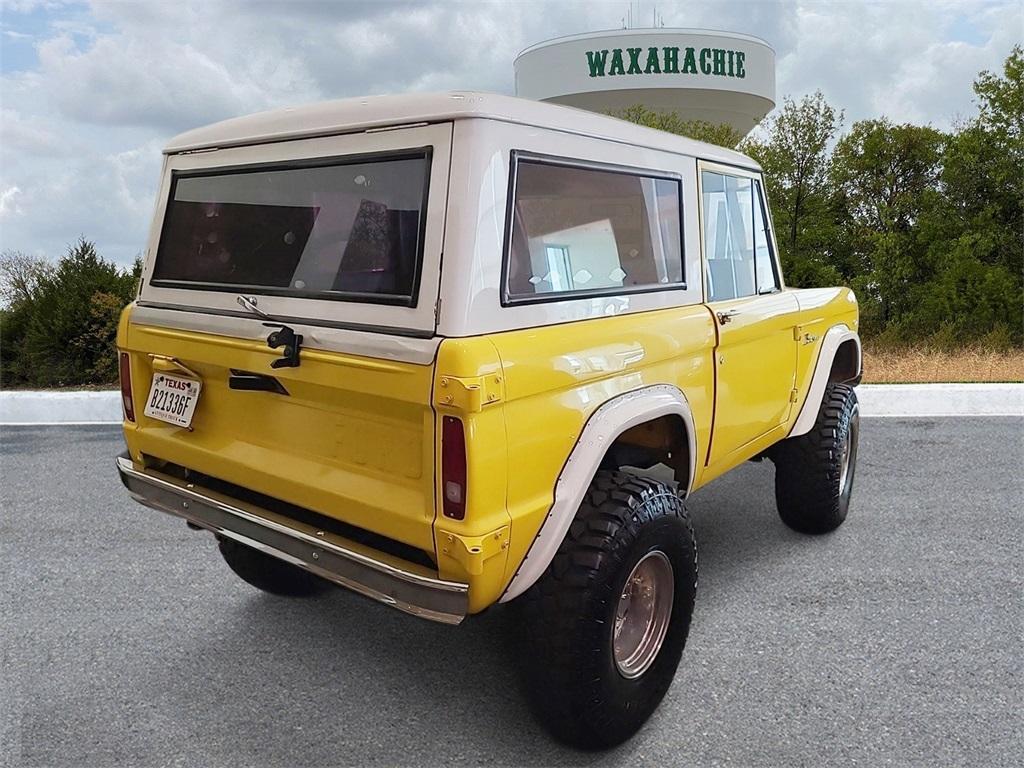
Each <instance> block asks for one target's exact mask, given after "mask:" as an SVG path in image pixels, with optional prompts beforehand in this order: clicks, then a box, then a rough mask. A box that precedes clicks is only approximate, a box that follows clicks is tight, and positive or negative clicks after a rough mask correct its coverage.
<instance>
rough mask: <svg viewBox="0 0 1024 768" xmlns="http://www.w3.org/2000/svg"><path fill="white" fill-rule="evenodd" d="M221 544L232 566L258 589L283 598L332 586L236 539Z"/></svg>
mask: <svg viewBox="0 0 1024 768" xmlns="http://www.w3.org/2000/svg"><path fill="white" fill-rule="evenodd" d="M219 547H220V553H221V555H223V556H224V560H225V562H227V564H228V567H229V568H231V570H232V571H234V572H235V573H236V574H237V575H238V576H240V577H241V579H242V580H243V581H245V582H247V583H249V584H251V585H252V586H254V587H256V589H262V590H263V591H264V592H269V593H270V594H272V595H280V596H282V597H308V596H310V595H315V594H318V593H320V592H324V591H326V590H327V589H330V586H331V585H330V583H329V582H327V581H325V580H323V579H321V578H320V577H319V576H314V575H313V574H312V573H310V572H309V571H304V570H303V569H302V568H299V567H298V566H297V565H292V564H291V563H286V562H284V560H278V559H277V558H276V557H271V556H270V555H268V554H266V553H264V552H260V551H259V550H257V549H253V548H252V547H247V546H245V545H244V544H240V543H239V542H237V541H235V540H234V539H228V538H222V539H220V541H219Z"/></svg>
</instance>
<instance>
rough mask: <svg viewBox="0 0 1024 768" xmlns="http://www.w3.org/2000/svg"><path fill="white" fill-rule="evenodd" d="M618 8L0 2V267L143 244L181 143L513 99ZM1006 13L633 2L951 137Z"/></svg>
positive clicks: (1014, 38) (937, 7)
mask: <svg viewBox="0 0 1024 768" xmlns="http://www.w3.org/2000/svg"><path fill="white" fill-rule="evenodd" d="M628 8H629V3H628V2H625V1H623V2H602V1H601V0H589V1H588V2H573V1H572V0H562V1H561V2H540V1H536V2H535V1H533V0H519V1H517V0H506V1H505V2H480V1H478V2H403V1H401V0H394V1H389V0H377V1H376V2H372V1H371V2H363V1H360V0H351V1H349V0H333V1H330V0H291V1H290V2H289V1H285V0H282V1H279V2H271V1H270V0H249V1H248V2H243V1H241V0H199V1H198V2H193V1H192V0H163V1H161V0H155V1H152V2H145V1H142V0H135V1H134V2H115V1H112V0H92V2H80V1H75V2H62V1H59V0H0V250H19V251H23V252H25V253H31V254H39V255H43V256H46V257H49V258H57V257H59V256H60V255H61V254H62V253H63V252H64V250H65V249H66V248H67V246H68V244H69V243H71V242H73V241H75V240H77V239H78V237H79V236H84V237H86V238H88V239H90V240H93V241H94V242H95V243H96V244H97V247H98V249H99V251H100V253H101V254H102V255H104V256H106V257H107V258H109V259H112V260H114V261H116V262H118V263H120V264H128V263H130V262H131V260H132V259H133V258H134V257H135V256H136V255H138V254H140V253H141V252H142V250H143V248H144V247H145V246H144V244H145V239H146V234H147V231H148V228H149V226H150V223H151V219H152V215H153V205H154V199H155V194H156V189H157V183H158V180H159V179H158V177H159V173H160V151H161V148H162V147H163V146H164V145H165V144H166V143H167V141H168V139H170V138H171V137H172V136H174V135H175V134H177V133H180V132H181V131H184V130H187V129H189V128H193V127H196V126H200V125H203V124H206V123H211V122H215V121H217V120H222V119H225V118H228V117H234V116H238V115H242V114H247V113H251V112H258V111H262V110H266V109H272V108H275V107H282V106H287V105H293V104H302V103H307V102H311V101H320V100H324V99H332V98H342V97H346V96H362V95H367V94H377V93H400V92H403V91H440V90H449V89H474V90H488V91H497V92H501V93H511V92H512V89H513V78H512V75H513V72H512V61H513V59H514V58H515V56H516V54H517V53H518V52H519V51H520V50H522V49H523V48H525V47H527V46H529V45H531V44H533V43H536V42H539V41H541V40H546V39H550V38H552V37H557V36H560V35H567V34H575V33H579V32H586V31H592V30H599V29H615V28H621V27H622V25H623V19H624V18H625V16H626V13H627V9H628ZM1022 9H1024V4H1022V2H1021V0H1008V1H1006V2H1002V1H999V0H993V1H992V2H974V1H972V0H961V1H960V2H953V1H951V0H928V1H926V2H917V0H906V1H902V0H897V1H894V2H863V1H861V0H850V1H849V2H787V3H776V2H768V1H763V2H728V1H727V0H714V2H704V1H702V0H687V2H685V3H670V2H659V3H649V2H642V3H638V2H634V3H633V16H634V19H640V20H641V22H643V23H642V24H637V23H634V26H642V25H644V24H647V25H649V22H646V20H647V19H649V18H651V17H652V15H653V12H654V11H655V10H656V12H657V14H658V15H659V16H660V17H661V18H662V19H663V21H664V25H665V26H666V27H693V28H705V29H724V30H729V31H734V32H746V33H748V34H752V35H756V36H758V37H761V38H764V39H765V40H767V41H768V42H769V43H770V44H771V45H772V46H773V47H774V48H775V50H776V53H777V57H778V58H777V101H778V102H780V103H781V101H782V97H783V96H785V95H790V96H793V97H796V98H799V97H800V96H802V95H804V94H807V93H812V92H814V91H815V90H821V91H822V93H824V95H825V97H826V98H827V99H828V101H829V102H830V103H831V104H833V105H834V106H836V107H838V108H841V109H843V110H844V111H845V115H846V124H847V125H849V124H851V123H852V122H853V121H854V120H859V119H865V118H872V117H878V116H880V115H886V116H888V117H889V118H891V119H892V120H894V121H897V122H914V123H918V124H924V123H928V124H931V125H933V126H935V127H937V128H940V129H948V128H949V127H951V126H952V125H953V124H954V123H955V122H956V121H957V120H958V119H963V118H967V117H970V116H971V115H972V114H974V111H975V106H974V103H973V92H972V90H971V84H972V82H973V81H974V79H975V77H976V76H977V74H978V72H980V71H981V70H982V69H989V70H994V71H999V70H1001V67H1002V62H1003V60H1004V59H1005V58H1006V56H1007V55H1008V54H1009V52H1010V49H1011V47H1012V46H1013V45H1014V43H1016V42H1020V41H1021V40H1022V39H1024V10H1022Z"/></svg>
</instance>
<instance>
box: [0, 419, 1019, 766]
mask: <svg viewBox="0 0 1024 768" xmlns="http://www.w3.org/2000/svg"><path fill="white" fill-rule="evenodd" d="M0 429H2V432H0V563H2V570H0V575H2V580H3V587H2V592H0V652H2V655H0V662H2V663H0V765H4V766H75V767H76V768H80V767H83V766H100V765H124V766H165V765H167V766H179V765H180V766H191V765H196V766H236V765H237V766H241V765H267V766H293V765H294V766H297V765H320V766H328V765H359V766H368V765H381V766H384V765H388V766H394V765H402V766H404V765H409V766H413V765H427V766H434V765H437V766H441V765H444V766H454V765H570V766H571V765H595V766H618V765H647V766H688V765H692V766H705V765H734V766H825V765H864V766H888V765H893V766H912V765H914V766H916V765H919V766H937V765H944V766H953V765H955V766H968V765H972V766H973V765H976V766H1002V765H1006V766H1011V765H1012V766H1017V765H1021V764H1024V745H1022V733H1024V720H1022V714H1021V713H1022V711H1024V696H1022V680H1021V669H1022V667H1024V601H1022V595H1024V573H1022V570H1024V566H1022V562H1024V558H1022V553H1024V547H1022V528H1024V526H1022V523H1024V520H1022V512H1021V509H1022V507H1024V477H1022V472H1024V469H1022V468H1024V420H1021V419H1013V418H974V419H950V418H946V419H935V420H922V419H917V420H910V419H907V420H902V419H866V420H864V421H863V422H862V428H861V446H860V457H859V462H860V464H859V467H858V472H857V477H856V485H855V489H854V501H853V508H852V511H851V513H850V517H849V519H848V520H847V522H846V524H845V525H844V526H843V527H842V528H840V529H839V530H838V531H837V532H836V533H834V534H832V535H829V536H825V537H818V538H812V537H805V536H801V535H799V534H796V533H793V532H792V531H789V530H788V529H786V528H785V527H784V526H783V525H782V523H781V522H780V521H779V520H778V517H777V515H776V513H775V509H774V499H773V494H772V471H773V470H772V466H771V464H769V463H763V464H749V465H746V466H744V467H742V468H740V469H738V470H737V471H735V472H733V473H730V474H729V475H727V476H725V477H724V478H722V479H720V480H718V481H716V482H715V483H713V484H712V485H710V486H709V487H708V488H706V489H703V490H701V491H700V492H699V493H698V494H696V495H695V496H694V497H693V499H692V500H691V501H690V509H691V514H692V516H693V520H694V527H695V529H696V534H697V540H698V545H699V547H700V584H699V587H698V595H697V607H696V611H695V614H694V624H693V629H692V631H691V634H690V639H689V642H688V644H687V648H686V651H685V652H684V654H683V662H682V665H681V666H680V670H679V673H678V675H677V677H676V680H675V683H674V685H673V687H672V688H671V690H670V691H669V693H668V696H667V697H666V699H665V701H664V702H663V704H662V706H661V708H660V710H659V711H658V712H657V713H656V714H655V716H654V717H653V718H652V720H651V721H650V722H649V723H648V725H647V726H646V727H645V728H644V729H643V730H642V731H641V732H640V734H639V735H638V736H637V737H636V738H635V739H633V740H632V741H631V742H629V743H627V744H625V745H623V746H622V747H620V748H618V749H616V750H613V751H611V752H607V753H604V754H598V755H588V754H581V753H577V752H573V751H571V750H568V749H565V748H563V747H560V746H559V745H557V744H555V743H553V742H552V741H551V740H550V739H549V738H548V737H547V735H546V734H545V733H544V732H543V731H542V730H541V729H540V728H539V727H538V726H537V725H536V724H535V723H534V721H533V720H532V718H531V716H530V713H529V711H528V710H527V709H526V707H525V705H524V704H523V700H522V698H521V696H520V694H519V691H518V689H517V678H516V674H515V669H514V665H513V662H512V660H511V654H510V648H509V644H508V642H507V641H506V639H505V638H507V637H508V636H509V635H511V634H512V629H513V627H512V626H511V623H512V622H513V621H514V620H515V618H514V616H515V614H514V612H512V611H509V610H502V609H498V610H492V611H489V612H488V613H486V614H485V615H483V616H481V617H477V618H475V619H472V620H469V621H467V622H465V623H464V624H463V625H462V626H460V627H455V628H451V627H445V626H440V625H434V624H431V623H428V622H426V621H423V620H419V619H415V618H413V617H409V616H405V615H403V614H400V613H398V612H396V611H393V610H390V609H388V608H386V607H384V606H381V605H377V604H375V603H372V602H370V601H368V600H366V599H364V598H361V597H359V596H357V595H354V594H350V593H348V592H345V591H343V590H341V589H338V590H335V591H332V592H331V593H330V594H327V595H325V596H323V597H319V598H315V599H312V600H288V599H283V598H274V597H270V596H267V595H263V594H261V593H259V592H257V591H255V590H253V589H252V588H251V587H249V586H247V585H246V584H244V583H243V582H241V581H240V580H239V579H237V578H236V577H235V576H234V575H233V574H232V573H231V572H230V571H229V570H228V568H227V566H226V565H225V564H224V563H223V562H222V561H221V559H220V556H219V555H218V553H217V551H216V549H215V547H214V545H213V538H212V537H211V536H210V535H209V534H205V533H196V532H193V531H190V530H188V529H187V528H186V527H185V525H184V524H183V523H181V522H180V521H177V520H175V519H173V518H171V517H169V516H165V515H161V514H159V513H157V512H153V511H151V510H148V509H145V508H143V507H141V506H139V505H137V504H135V503H134V502H132V501H130V500H129V499H128V498H127V496H126V494H125V492H124V490H123V489H122V487H121V486H120V484H119V482H118V481H117V478H116V474H115V471H114V465H113V457H114V456H115V454H117V453H119V452H120V451H121V450H122V448H123V444H122V440H121V437H120V433H119V430H118V429H117V428H114V427H24V428H21V427H19V428H12V427H5V428H0Z"/></svg>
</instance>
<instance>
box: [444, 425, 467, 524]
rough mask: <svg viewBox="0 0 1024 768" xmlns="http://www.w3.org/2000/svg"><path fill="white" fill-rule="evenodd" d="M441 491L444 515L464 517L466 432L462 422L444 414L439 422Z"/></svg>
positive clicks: (454, 517)
mask: <svg viewBox="0 0 1024 768" xmlns="http://www.w3.org/2000/svg"><path fill="white" fill-rule="evenodd" d="M441 492H442V493H443V494H444V499H443V504H442V510H443V511H444V516H445V517H450V518H452V519H453V520H463V519H464V518H465V517H466V434H465V432H464V431H463V428H462V422H461V421H459V420H458V419H456V418H455V417H454V416H445V417H444V419H443V420H442V422H441Z"/></svg>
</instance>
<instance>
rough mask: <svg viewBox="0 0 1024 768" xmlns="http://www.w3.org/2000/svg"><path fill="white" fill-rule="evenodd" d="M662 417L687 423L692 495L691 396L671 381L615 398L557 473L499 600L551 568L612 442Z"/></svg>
mask: <svg viewBox="0 0 1024 768" xmlns="http://www.w3.org/2000/svg"><path fill="white" fill-rule="evenodd" d="M661 416H679V417H680V418H681V419H682V420H683V423H684V424H685V426H686V436H687V442H688V443H689V445H688V448H689V459H690V473H689V477H688V478H687V487H686V493H687V494H689V492H690V490H691V488H692V487H693V478H694V475H695V474H696V471H697V434H696V430H695V428H694V419H693V412H692V411H691V410H690V403H689V401H687V399H686V395H684V394H683V392H682V390H681V389H679V388H678V387H674V386H672V385H670V384H656V385H653V386H649V387H643V388H642V389H636V390H633V391H631V392H626V393H624V394H621V395H617V396H616V397H613V398H612V399H611V400H608V401H607V402H605V403H603V404H602V405H601V406H600V407H599V408H598V409H597V410H595V411H594V412H593V413H592V414H591V416H590V418H589V419H587V423H586V424H585V425H584V427H583V430H582V432H581V433H580V436H579V439H578V440H577V441H576V445H575V446H573V449H572V451H571V452H570V453H569V458H568V459H566V461H565V465H564V466H563V467H562V472H561V473H560V474H559V476H558V481H557V482H556V484H555V498H554V502H553V503H552V505H551V508H550V509H549V510H548V516H547V518H546V519H545V520H544V523H543V524H542V525H541V527H540V530H539V531H538V532H537V535H536V537H535V538H534V540H533V544H531V545H530V549H529V550H528V551H527V553H526V557H524V558H523V561H522V562H521V563H520V564H519V569H518V570H517V571H516V574H515V576H513V577H512V581H511V582H510V583H509V585H508V587H507V588H506V589H505V593H504V594H503V595H502V596H501V599H500V601H499V602H502V603H506V602H508V601H509V600H512V599H514V598H516V597H518V596H519V595H521V594H522V593H523V592H525V591H526V590H527V589H529V588H530V587H531V586H533V584H534V583H535V582H536V581H537V579H539V578H540V577H541V575H542V574H543V573H544V571H546V570H547V567H548V565H549V564H550V563H551V561H552V559H554V556H555V553H556V552H557V551H558V548H559V547H560V546H561V544H562V540H563V539H565V534H566V532H567V531H568V530H569V526H570V525H571V524H572V521H573V519H574V518H575V517H576V511H577V510H578V509H579V506H580V503H581V502H582V501H583V496H584V495H585V494H586V492H587V488H589V487H590V481H591V480H593V478H594V475H595V474H596V473H597V470H598V468H599V467H600V465H601V459H602V458H604V455H605V453H606V451H607V449H608V446H609V445H611V444H612V443H613V442H614V441H615V439H616V438H617V437H618V436H619V435H621V434H622V433H623V432H625V431H626V430H627V429H630V428H631V427H635V426H637V425H638V424H643V423H644V422H647V421H650V420H652V419H656V418H659V417H661Z"/></svg>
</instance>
